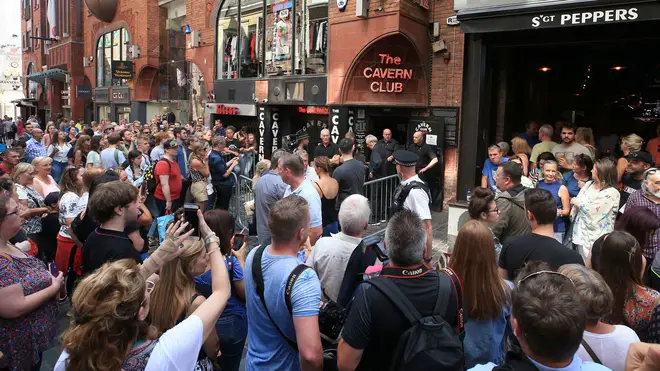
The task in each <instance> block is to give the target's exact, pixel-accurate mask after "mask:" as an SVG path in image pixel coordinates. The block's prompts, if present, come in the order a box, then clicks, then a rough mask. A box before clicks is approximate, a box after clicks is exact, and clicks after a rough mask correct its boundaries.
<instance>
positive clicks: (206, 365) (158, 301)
mask: <svg viewBox="0 0 660 371" xmlns="http://www.w3.org/2000/svg"><path fill="white" fill-rule="evenodd" d="M184 250H185V251H184V252H183V254H181V255H180V256H179V258H178V259H174V260H171V261H169V262H167V263H165V264H164V265H163V266H162V267H161V269H160V273H159V279H158V282H157V283H156V286H155V288H154V291H153V292H152V293H151V297H150V298H151V309H152V311H151V324H152V325H153V326H155V327H156V329H158V331H159V332H160V333H164V332H165V331H167V330H169V329H171V328H173V327H174V326H176V325H178V324H179V323H181V322H183V321H184V320H185V319H186V318H188V316H190V315H191V314H192V313H193V312H195V310H196V309H197V308H198V307H199V306H200V305H201V304H202V303H204V301H205V298H204V296H203V295H201V294H200V293H198V292H197V291H196V290H195V277H196V276H199V275H201V274H202V273H204V272H205V271H206V264H207V262H208V261H207V256H206V251H205V249H204V242H203V241H200V240H186V241H185V242H184ZM221 252H222V251H219V253H221ZM217 355H218V334H217V333H216V332H215V331H212V332H211V334H210V336H208V338H207V339H206V341H205V342H204V344H203V346H202V349H201V350H200V351H199V356H198V358H197V366H196V367H195V369H196V370H208V371H212V370H213V365H212V363H211V361H216V360H217Z"/></svg>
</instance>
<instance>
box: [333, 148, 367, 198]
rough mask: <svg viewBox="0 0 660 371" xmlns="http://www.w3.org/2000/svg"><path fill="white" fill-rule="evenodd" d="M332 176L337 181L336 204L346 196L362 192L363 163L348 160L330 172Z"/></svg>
mask: <svg viewBox="0 0 660 371" xmlns="http://www.w3.org/2000/svg"><path fill="white" fill-rule="evenodd" d="M332 177H333V178H335V180H336V181H337V182H338V183H339V193H338V194H337V205H341V203H342V202H343V201H344V200H345V199H346V197H348V196H350V195H354V194H357V193H362V186H363V185H364V164H363V163H361V162H360V161H358V160H355V159H352V160H348V161H346V162H344V163H343V164H341V165H340V166H339V167H338V168H336V169H335V171H333V172H332Z"/></svg>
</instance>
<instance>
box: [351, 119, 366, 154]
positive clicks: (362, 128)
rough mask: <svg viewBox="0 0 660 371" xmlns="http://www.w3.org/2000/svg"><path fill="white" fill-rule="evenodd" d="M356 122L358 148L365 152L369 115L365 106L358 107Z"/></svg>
mask: <svg viewBox="0 0 660 371" xmlns="http://www.w3.org/2000/svg"><path fill="white" fill-rule="evenodd" d="M354 124H355V141H356V142H357V143H356V145H357V148H359V150H360V151H361V152H364V149H365V148H366V143H365V141H366V138H367V115H366V112H365V110H364V108H358V109H357V115H356V116H355V119H354Z"/></svg>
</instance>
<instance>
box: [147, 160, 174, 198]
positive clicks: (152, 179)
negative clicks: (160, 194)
mask: <svg viewBox="0 0 660 371" xmlns="http://www.w3.org/2000/svg"><path fill="white" fill-rule="evenodd" d="M160 161H165V162H167V165H168V166H169V168H170V170H169V171H170V172H171V171H172V164H171V163H170V162H169V161H168V160H166V159H162V158H161V159H160V160H158V161H156V162H154V164H153V166H151V167H150V168H148V169H147V170H146V171H145V172H144V181H145V182H146V184H147V192H149V194H150V195H152V194H154V192H156V186H158V182H159V180H158V178H159V177H157V176H156V165H157V164H158V163H159V162H160Z"/></svg>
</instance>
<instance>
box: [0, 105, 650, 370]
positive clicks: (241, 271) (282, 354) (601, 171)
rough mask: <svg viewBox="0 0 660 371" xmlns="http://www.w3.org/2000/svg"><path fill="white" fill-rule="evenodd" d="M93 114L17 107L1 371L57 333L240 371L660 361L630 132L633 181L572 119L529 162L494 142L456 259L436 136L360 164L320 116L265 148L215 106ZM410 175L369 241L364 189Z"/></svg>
mask: <svg viewBox="0 0 660 371" xmlns="http://www.w3.org/2000/svg"><path fill="white" fill-rule="evenodd" d="M534 125H535V124H534ZM77 126H78V125H77V124H76V123H75V122H74V121H67V120H62V122H60V123H48V124H47V125H45V128H44V131H45V133H44V131H42V130H41V128H40V127H39V126H38V123H32V122H30V121H27V122H26V123H25V124H24V123H22V122H21V127H22V128H23V129H24V130H25V133H23V134H24V135H27V138H26V137H22V138H21V137H20V136H19V137H17V138H16V139H15V141H14V143H12V146H11V147H10V148H7V149H6V150H5V151H4V152H3V153H2V162H1V163H0V171H2V172H3V174H2V177H0V297H2V301H0V340H1V341H0V370H5V369H7V370H12V371H14V370H39V369H40V367H41V363H42V360H43V352H44V351H46V350H47V349H49V348H51V347H52V346H53V344H54V341H55V339H56V337H57V336H59V337H60V343H61V345H62V349H63V350H62V353H61V355H60V357H59V360H58V361H57V363H56V365H55V370H57V371H65V370H120V369H121V370H230V371H235V370H238V369H239V367H240V365H241V363H242V359H243V351H244V349H245V347H246V344H247V353H246V358H245V363H244V366H245V369H246V370H271V369H272V370H274V369H282V370H321V369H325V370H342V371H343V370H379V369H395V370H402V369H410V370H436V369H442V370H465V369H471V370H490V369H498V370H608V369H611V370H624V369H640V370H642V369H644V368H643V367H647V368H646V369H649V370H650V369H658V367H660V357H659V356H660V350H658V348H656V347H655V346H654V345H649V343H659V342H660V333H658V328H660V323H659V321H660V310H658V308H660V306H658V304H660V293H659V292H658V291H656V290H657V289H660V287H658V284H659V283H660V278H659V277H660V258H658V257H656V252H657V250H658V248H657V245H656V237H655V234H656V232H657V230H658V228H660V214H658V212H660V209H657V208H656V206H657V205H658V204H660V172H657V170H656V169H655V168H651V165H652V161H653V160H649V157H650V155H649V154H648V153H646V152H641V151H639V147H640V146H641V144H640V145H637V144H638V142H637V140H636V138H634V137H631V138H627V139H624V142H625V143H626V144H625V146H624V145H623V144H622V146H621V150H622V151H623V152H624V153H625V156H624V160H625V161H626V163H625V164H624V165H625V169H626V171H625V172H624V173H623V174H621V176H619V173H618V169H619V168H620V166H622V165H621V163H622V162H621V161H616V160H613V159H610V158H609V157H608V156H599V150H598V149H597V148H596V147H595V146H591V145H590V146H585V145H582V144H578V143H576V142H575V140H574V137H575V134H576V130H575V129H574V128H572V127H571V126H570V125H569V124H564V125H563V126H562V128H561V137H562V144H556V145H554V146H553V145H552V144H551V143H550V142H551V141H552V138H553V128H552V127H549V126H546V125H544V126H542V127H541V128H540V130H539V143H534V140H535V135H534V134H535V130H534V127H533V125H531V124H530V126H529V127H528V129H529V130H528V131H527V133H524V134H525V135H523V136H521V137H520V138H519V139H516V140H514V141H513V143H512V144H513V145H512V148H513V151H514V156H512V157H508V156H507V153H506V152H504V151H503V150H502V147H503V146H501V145H493V146H491V147H490V148H489V149H488V153H489V159H488V160H487V163H486V165H487V166H488V170H487V171H486V170H484V173H483V175H484V178H483V182H482V185H483V187H481V188H477V189H475V190H474V191H473V192H472V193H471V199H470V202H469V206H468V213H467V216H469V219H471V220H467V221H465V223H464V225H462V227H461V228H460V230H459V233H458V236H457V239H456V243H455V246H454V248H453V251H452V254H451V255H450V257H449V260H448V262H447V266H446V267H445V266H442V265H441V264H439V263H436V260H435V259H433V258H434V257H433V250H432V235H433V229H432V223H431V219H432V216H431V208H430V207H431V200H432V198H431V192H430V189H429V186H428V184H427V182H425V180H424V179H425V174H427V173H428V171H429V169H431V168H432V167H433V166H435V164H437V163H438V160H437V157H436V156H435V154H434V153H433V151H432V150H430V148H429V147H428V146H427V145H426V144H425V143H424V136H423V134H422V133H415V134H414V137H413V145H411V146H410V147H409V148H408V150H403V149H402V147H401V146H400V145H399V144H398V143H397V142H396V141H394V139H392V133H391V131H390V130H389V129H386V130H385V131H384V132H383V139H382V140H378V139H377V138H376V137H375V136H371V135H370V136H367V138H366V144H367V146H368V148H370V149H371V151H370V156H369V161H366V159H365V158H364V156H361V153H360V152H359V151H357V148H356V144H355V138H354V137H352V135H351V133H349V134H348V135H347V136H346V137H345V138H342V139H340V140H339V141H338V143H336V144H335V143H334V142H332V141H331V140H330V135H329V132H328V131H327V130H323V131H322V132H321V138H320V140H321V142H320V144H319V145H318V146H316V148H315V149H314V150H313V152H312V153H311V156H310V153H309V152H307V143H306V140H308V139H309V138H308V137H305V136H301V137H300V139H301V140H300V143H299V146H298V147H297V148H296V149H295V151H293V152H289V151H286V150H284V149H279V150H276V151H274V152H273V153H272V155H271V157H270V158H269V159H263V160H261V161H256V159H255V145H256V137H255V135H254V134H251V133H247V132H244V131H243V130H241V131H237V130H236V129H235V128H234V127H231V126H228V127H226V128H225V127H224V125H222V123H221V122H219V121H216V122H215V123H214V126H213V127H212V128H211V129H208V130H206V129H204V126H203V122H201V121H198V122H196V123H194V124H193V123H191V124H188V125H185V126H182V125H180V124H178V123H172V125H170V123H168V122H167V121H166V120H163V119H162V118H161V117H156V118H154V119H153V120H152V121H151V123H148V124H144V125H143V124H141V123H139V122H138V123H133V124H128V123H120V125H117V124H115V123H112V122H101V123H98V124H97V123H92V124H91V125H90V127H86V126H85V125H80V127H79V128H78V127H77ZM577 132H581V131H579V130H577ZM47 137H49V139H48V141H47V140H46V138H47ZM580 138H583V139H584V140H588V138H589V132H581V134H580ZM585 138H586V139H585ZM24 139H27V140H24ZM530 142H531V143H530ZM23 143H24V144H23ZM47 143H48V144H47ZM553 143H554V142H553ZM537 146H541V147H539V148H537ZM577 146H581V147H577ZM557 147H559V148H557ZM582 147H584V150H582ZM626 151H628V152H627V153H626ZM569 153H570V155H569ZM310 158H311V160H310ZM647 160H648V161H647ZM56 163H57V164H56ZM484 169H486V167H484ZM236 174H240V175H243V176H245V177H248V176H251V177H252V182H251V186H252V189H253V191H254V196H255V199H254V202H253V203H252V204H251V205H244V206H245V208H246V209H248V208H249V209H251V215H252V218H253V220H252V222H251V223H250V224H251V226H253V227H254V228H253V229H254V230H253V231H249V232H246V231H241V230H239V228H238V227H237V220H236V219H237V215H235V214H232V212H236V210H231V208H230V207H229V205H230V203H231V200H232V197H233V192H234V184H233V182H234V180H235V179H237V175H236ZM394 174H397V175H398V178H399V179H400V183H399V185H398V186H397V187H396V189H395V190H394V191H393V198H392V205H390V206H391V208H390V211H389V215H388V219H389V220H388V223H387V227H386V230H385V235H384V239H383V240H382V241H381V240H379V239H377V238H376V239H374V238H372V237H369V238H367V237H366V232H367V229H368V227H369V222H370V219H371V214H372V205H373V200H370V199H367V198H366V197H365V196H363V195H362V189H363V185H364V183H365V181H368V180H369V179H376V178H382V177H387V176H389V175H394ZM523 179H527V180H526V181H524V182H523ZM633 180H636V181H637V184H638V185H637V188H634V187H635V184H633ZM620 181H621V182H626V183H625V184H626V186H627V187H630V188H631V189H639V190H636V191H634V192H633V191H631V192H628V191H627V188H625V189H624V188H622V187H621V186H620V183H619V182H620ZM622 192H623V193H629V197H627V199H626V200H625V201H624V202H623V203H621V202H622V201H621V199H622V197H621V195H622ZM182 206H183V207H182ZM622 211H623V212H622ZM248 234H251V235H256V239H257V240H258V245H257V246H255V247H253V248H250V249H248V243H247V239H246V235H248ZM67 301H68V302H70V304H71V309H70V312H69V321H68V326H67V327H66V328H65V329H64V331H63V333H61V330H62V329H60V328H58V323H57V314H58V311H59V310H62V308H63V307H61V306H60V304H62V303H64V302H67ZM640 341H643V342H644V343H640ZM629 367H636V368H629Z"/></svg>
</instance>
